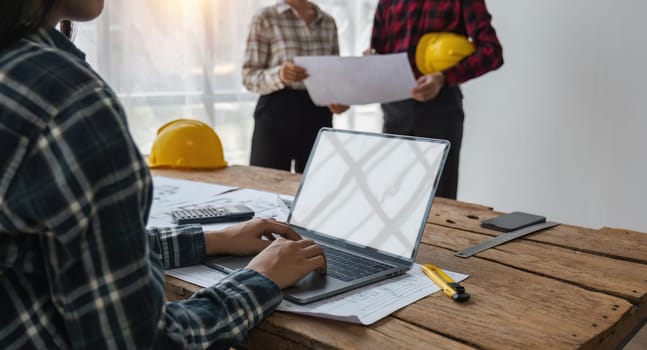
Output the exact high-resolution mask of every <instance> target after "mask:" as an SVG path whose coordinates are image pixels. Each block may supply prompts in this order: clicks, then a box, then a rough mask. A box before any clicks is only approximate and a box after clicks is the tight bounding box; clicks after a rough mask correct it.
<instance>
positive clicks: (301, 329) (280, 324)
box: [249, 312, 473, 350]
mask: <svg viewBox="0 0 647 350" xmlns="http://www.w3.org/2000/svg"><path fill="white" fill-rule="evenodd" d="M266 334H272V335H274V337H267V336H266ZM249 343H250V344H253V345H254V346H253V347H251V348H252V349H255V348H258V349H275V348H276V349H281V348H285V347H284V344H285V343H287V344H290V345H291V348H305V349H423V348H433V349H441V350H442V349H448V350H450V349H456V350H467V349H473V348H472V347H470V346H467V345H465V344H461V343H459V342H456V341H453V340H451V339H448V338H446V337H443V336H441V335H438V334H435V333H433V332H430V331H428V330H426V329H424V328H421V327H418V326H415V325H412V324H409V323H406V322H403V321H401V320H398V319H395V318H392V317H390V318H386V319H383V320H381V321H379V322H377V323H375V324H373V325H372V326H370V327H365V326H361V325H356V324H349V323H344V322H339V321H333V320H325V319H320V318H314V317H305V316H299V315H294V314H289V313H284V312H275V313H274V314H273V315H272V316H270V317H269V318H267V319H266V320H265V321H263V322H262V323H261V324H260V325H259V326H258V327H257V328H256V329H255V330H253V331H252V332H251V333H250V335H249Z"/></svg>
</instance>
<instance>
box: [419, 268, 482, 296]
mask: <svg viewBox="0 0 647 350" xmlns="http://www.w3.org/2000/svg"><path fill="white" fill-rule="evenodd" d="M420 269H422V272H424V273H425V275H427V277H429V278H430V279H431V280H432V281H434V283H436V285H437V286H438V287H440V289H442V290H443V293H445V294H446V295H447V296H448V297H450V298H452V299H454V301H458V302H463V301H466V300H467V299H469V298H470V295H469V294H468V293H467V292H465V288H464V287H463V286H461V285H460V284H458V282H456V281H454V280H453V279H452V278H451V277H449V276H447V274H445V273H444V272H443V270H441V269H439V268H437V267H436V266H434V265H432V264H423V265H421V266H420Z"/></svg>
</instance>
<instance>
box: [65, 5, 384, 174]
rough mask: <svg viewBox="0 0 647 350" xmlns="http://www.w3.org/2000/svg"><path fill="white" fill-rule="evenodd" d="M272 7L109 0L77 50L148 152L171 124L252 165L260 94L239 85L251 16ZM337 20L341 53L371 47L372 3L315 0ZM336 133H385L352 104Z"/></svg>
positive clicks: (373, 108)
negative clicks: (195, 129) (189, 126)
mask: <svg viewBox="0 0 647 350" xmlns="http://www.w3.org/2000/svg"><path fill="white" fill-rule="evenodd" d="M273 3H275V1H272V0H135V1H132V0H131V1H126V0H111V1H106V8H105V10H104V13H103V14H102V16H101V17H100V18H99V19H98V20H96V21H94V22H91V23H83V24H79V25H78V26H77V27H76V37H75V42H76V44H77V45H78V46H79V47H80V48H81V49H82V50H84V51H85V52H86V53H87V54H88V61H89V62H90V63H91V64H92V65H93V66H94V67H95V68H96V69H97V70H98V71H99V73H100V74H101V75H102V76H103V77H104V78H105V79H106V80H107V81H108V83H109V84H110V85H111V86H112V87H113V89H115V91H116V92H117V93H118V94H119V96H120V98H121V100H122V102H123V104H124V106H125V108H126V111H127V113H128V120H129V124H130V130H131V133H132V134H133V136H134V138H135V141H136V142H137V144H138V146H139V147H140V149H141V151H142V153H148V152H149V150H150V146H151V143H152V141H153V138H154V137H155V133H156V130H157V128H158V127H159V126H161V125H162V124H164V123H165V122H167V121H169V120H172V119H176V118H192V119H199V120H202V121H205V122H207V123H208V124H210V125H212V126H213V127H214V129H215V130H216V131H217V132H218V134H219V136H220V138H221V140H222V142H223V146H224V149H225V157H226V158H227V160H228V161H229V162H230V164H248V161H249V148H250V143H251V133H252V127H253V117H252V114H253V110H254V106H255V102H256V99H257V98H258V96H257V95H255V94H252V93H249V92H247V91H246V90H245V89H244V88H243V86H242V84H241V73H240V71H241V65H242V58H243V52H244V49H245V39H246V36H247V32H248V26H249V23H250V20H251V17H252V15H253V14H254V13H255V12H256V11H257V10H258V9H260V8H261V7H262V6H266V5H270V4H273ZM316 3H317V4H318V5H319V6H320V7H322V9H324V11H326V12H328V13H330V14H331V15H332V16H333V17H334V18H335V20H336V21H337V26H338V30H339V36H340V48H341V54H342V55H360V54H361V52H362V51H363V50H364V49H365V48H367V47H368V45H369V37H370V31H371V26H372V17H373V11H374V10H375V6H376V4H377V0H352V1H349V0H320V1H316ZM334 123H335V126H336V127H340V128H351V129H361V130H374V131H378V130H380V129H381V123H382V122H381V114H380V113H379V107H378V106H377V105H367V106H356V107H353V108H351V109H350V110H349V111H348V112H346V113H345V114H343V115H341V116H337V117H335V121H334Z"/></svg>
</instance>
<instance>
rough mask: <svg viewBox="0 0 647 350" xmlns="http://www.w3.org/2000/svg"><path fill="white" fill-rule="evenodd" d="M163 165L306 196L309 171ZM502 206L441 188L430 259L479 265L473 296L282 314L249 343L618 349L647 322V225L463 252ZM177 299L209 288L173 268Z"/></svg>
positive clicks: (571, 231) (182, 174) (423, 257)
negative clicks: (373, 314)
mask: <svg viewBox="0 0 647 350" xmlns="http://www.w3.org/2000/svg"><path fill="white" fill-rule="evenodd" d="M153 174H154V175H162V176H168V177H177V178H183V179H189V180H196V181H203V182H212V183H219V184H226V185H233V186H238V187H243V188H252V189H258V190H264V191H272V192H277V193H283V194H291V195H293V194H295V193H296V190H297V188H298V185H299V179H300V176H299V175H297V174H290V173H288V172H284V171H279V170H273V169H265V168H258V167H247V166H230V167H228V168H225V169H221V170H217V171H178V170H155V171H153ZM500 214H502V213H499V212H496V211H494V210H493V209H492V208H490V207H488V206H485V205H479V204H472V203H465V202H458V201H452V200H447V199H443V198H436V199H435V200H434V205H433V207H432V210H431V213H430V215H429V222H428V224H427V227H426V229H425V232H424V236H423V241H422V245H421V247H420V249H419V252H418V255H417V259H416V260H417V261H418V262H420V263H427V262H429V263H433V264H436V265H438V266H440V267H442V268H444V269H448V270H453V271H457V272H461V273H466V274H469V275H470V276H471V277H470V278H469V279H467V280H466V281H465V282H463V285H464V286H465V288H466V289H467V291H468V292H469V293H470V294H471V295H472V298H471V299H470V300H469V301H468V302H467V303H462V304H461V303H455V302H452V301H451V300H449V299H448V298H446V297H445V296H444V295H443V294H441V293H436V294H434V295H431V296H429V297H427V298H424V299H422V300H420V301H418V302H416V303H414V304H412V305H409V306H408V307H405V308H403V309H401V310H400V311H398V312H396V313H394V314H392V315H391V316H389V317H387V318H385V319H383V320H381V321H379V322H377V323H375V324H373V325H371V326H369V327H364V326H360V325H354V324H348V323H343V322H337V321H330V320H324V319H318V318H313V317H305V316H299V315H294V314H288V313H283V312H275V313H274V314H273V315H272V316H270V317H269V318H268V319H266V320H265V321H263V322H262V323H261V324H260V325H259V326H257V327H256V328H255V329H254V330H252V331H251V332H250V334H249V337H248V339H247V341H246V343H245V344H243V345H244V346H245V347H247V348H249V349H295V348H304V349H431V348H433V349H615V348H618V347H621V346H622V345H623V344H624V343H625V342H626V341H627V340H628V339H629V338H630V337H631V336H632V335H633V334H634V333H635V332H636V331H637V330H638V329H639V328H640V326H641V325H642V324H644V323H645V321H646V320H647V305H645V304H646V303H647V235H646V234H643V233H640V232H633V231H628V230H622V229H615V228H608V227H604V228H600V229H589V228H583V227H577V226H571V225H560V226H557V227H554V228H552V229H548V230H544V231H541V232H538V233H534V234H531V235H529V236H526V237H523V238H521V239H518V240H515V241H512V242H509V243H506V244H504V245H501V246H498V247H495V248H491V249H488V250H486V251H484V252H481V253H479V254H477V255H476V256H473V257H471V258H468V259H462V258H458V257H456V256H454V253H455V252H457V251H460V250H462V249H464V248H467V247H469V246H471V245H473V244H476V243H479V242H482V241H484V240H487V239H490V238H492V237H494V236H497V235H499V234H500V233H499V232H497V231H492V230H488V229H484V228H482V227H480V221H482V220H485V219H489V218H492V217H495V216H497V215H500ZM166 281H167V290H166V292H167V297H168V298H169V300H178V299H185V298H188V297H190V296H191V295H192V294H193V293H194V292H196V291H198V290H199V289H200V288H199V287H197V286H194V285H192V284H190V283H187V282H184V281H181V280H178V279H176V278H172V277H167V278H166Z"/></svg>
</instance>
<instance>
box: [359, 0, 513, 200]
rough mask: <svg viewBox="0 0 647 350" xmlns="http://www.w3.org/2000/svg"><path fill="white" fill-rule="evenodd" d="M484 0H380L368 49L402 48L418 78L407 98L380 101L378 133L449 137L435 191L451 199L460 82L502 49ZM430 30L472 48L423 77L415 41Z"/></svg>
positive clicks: (489, 64) (499, 59) (491, 63)
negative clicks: (380, 127)
mask: <svg viewBox="0 0 647 350" xmlns="http://www.w3.org/2000/svg"><path fill="white" fill-rule="evenodd" d="M491 20H492V16H491V15H490V13H489V12H488V10H487V7H486V6H485V1H484V0H380V1H379V3H378V5H377V9H376V10H375V17H374V20H373V32H372V36H371V51H372V52H373V53H377V54H387V53H396V52H407V53H408V54H409V61H410V62H411V67H412V69H413V71H414V74H415V76H416V78H417V81H416V86H415V87H413V89H412V90H411V99H407V100H403V101H398V102H393V103H385V104H382V111H383V113H384V127H383V132H385V133H390V134H400V135H411V136H421V137H431V138H439V139H446V140H449V141H450V143H451V148H450V152H449V157H448V158H447V163H446V164H445V168H444V170H443V174H442V176H441V180H440V184H439V186H438V191H437V195H438V196H441V197H445V198H452V199H455V198H456V192H457V188H458V163H459V153H460V148H461V140H462V137H463V119H464V113H463V102H462V100H463V95H462V93H461V90H460V87H459V84H461V83H463V82H465V81H467V80H470V79H473V78H476V77H478V76H481V75H483V74H485V73H487V72H489V71H492V70H495V69H497V68H499V67H500V66H501V65H502V64H503V56H502V48H501V44H500V43H499V39H498V38H497V36H496V32H495V30H494V28H493V27H492V24H491ZM432 32H452V33H457V34H460V35H464V36H467V37H468V38H470V40H471V41H472V43H473V44H474V46H475V48H476V51H475V52H474V53H473V54H471V55H470V56H468V57H466V58H464V59H463V60H461V61H460V62H459V63H458V64H456V65H455V66H453V67H450V68H448V69H446V70H443V71H441V72H435V73H431V74H427V75H423V74H422V73H421V72H420V71H419V70H418V69H417V67H416V65H415V52H416V46H417V44H418V40H420V38H421V37H422V36H423V35H424V34H426V33H432Z"/></svg>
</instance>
